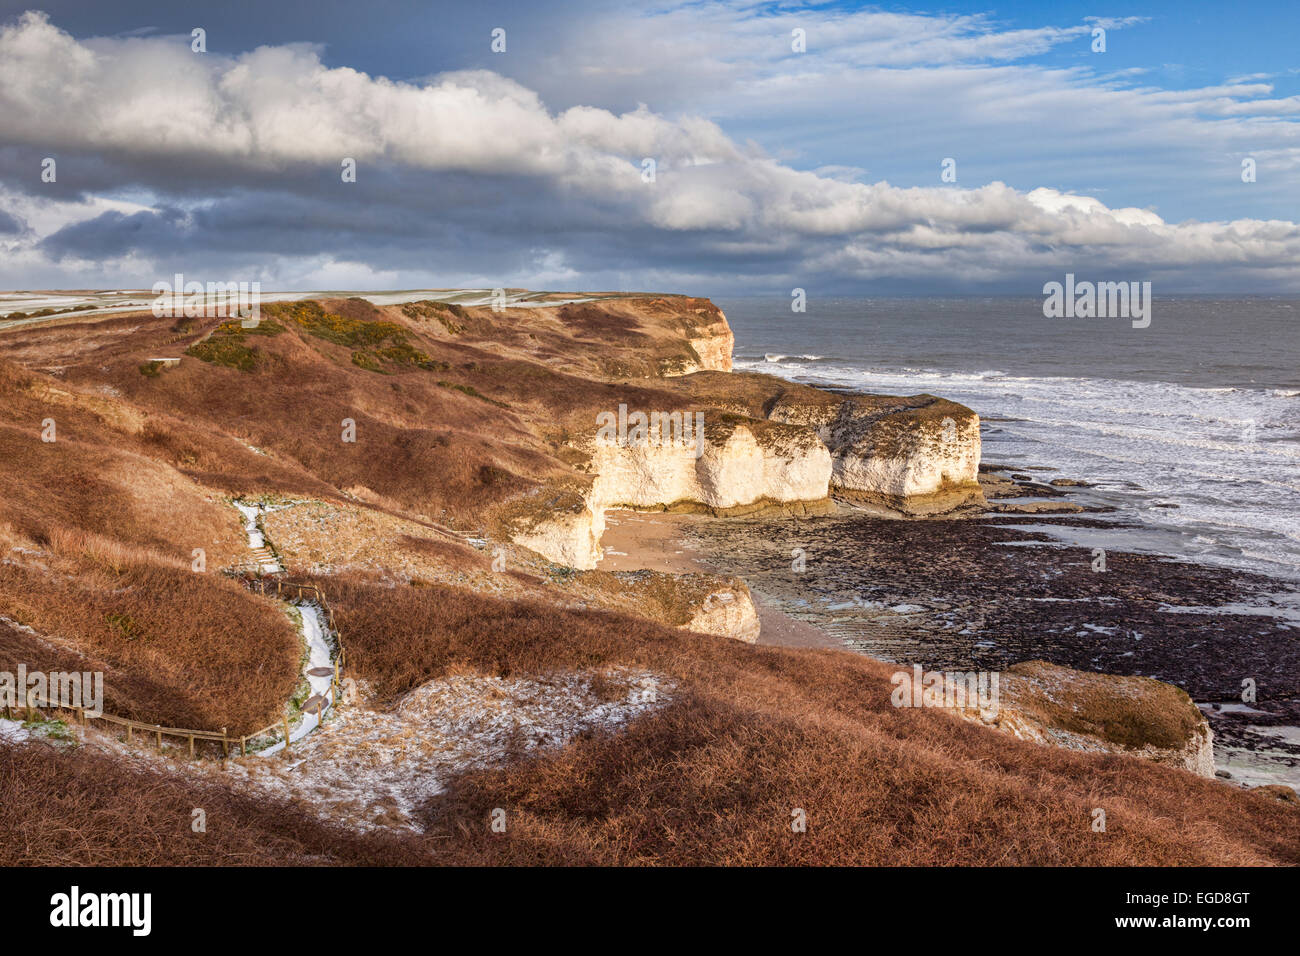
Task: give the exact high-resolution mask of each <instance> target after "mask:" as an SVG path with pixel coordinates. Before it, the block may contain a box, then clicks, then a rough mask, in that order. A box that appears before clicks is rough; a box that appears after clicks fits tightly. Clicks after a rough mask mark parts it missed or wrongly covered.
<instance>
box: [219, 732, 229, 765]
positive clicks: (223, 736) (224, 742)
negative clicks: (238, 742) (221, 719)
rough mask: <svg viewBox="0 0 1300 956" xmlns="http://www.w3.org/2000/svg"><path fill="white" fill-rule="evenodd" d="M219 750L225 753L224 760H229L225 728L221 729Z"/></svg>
mask: <svg viewBox="0 0 1300 956" xmlns="http://www.w3.org/2000/svg"><path fill="white" fill-rule="evenodd" d="M221 749H222V752H224V753H225V755H226V759H229V758H230V738H229V737H227V736H226V728H225V727H222V728H221Z"/></svg>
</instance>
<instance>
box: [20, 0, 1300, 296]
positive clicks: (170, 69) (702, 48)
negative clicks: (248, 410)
mask: <svg viewBox="0 0 1300 956" xmlns="http://www.w3.org/2000/svg"><path fill="white" fill-rule="evenodd" d="M32 6H33V4H31V3H19V4H14V3H11V2H9V0H0V31H3V32H0V106H2V107H4V108H3V110H0V246H3V251H4V252H5V253H6V256H5V262H4V264H3V265H0V286H3V287H42V286H44V287H50V286H63V287H69V286H93V285H114V286H117V285H123V286H124V285H148V284H150V283H151V282H152V281H153V279H154V278H155V277H156V276H159V275H169V274H171V272H174V271H179V270H180V269H182V268H183V269H184V271H187V272H189V273H212V272H216V273H220V274H222V275H227V274H229V275H235V274H238V275H239V276H240V277H243V276H245V275H247V276H248V277H249V278H260V279H261V280H262V281H263V282H264V285H270V286H276V287H282V288H308V287H313V286H315V287H319V286H321V285H347V286H353V287H358V288H369V287H380V286H388V287H392V286H419V285H429V284H439V285H475V284H484V285H502V284H505V285H526V286H532V287H542V286H544V287H550V288H558V287H565V288H591V287H604V288H610V287H627V288H631V287H635V288H642V289H645V288H662V289H667V290H673V291H695V292H700V293H703V294H723V293H728V294H735V293H737V292H744V291H752V290H757V289H759V288H762V290H763V291H768V290H773V289H780V288H787V289H788V288H789V287H790V286H791V285H804V286H813V287H818V288H823V289H826V290H828V291H835V292H852V291H863V292H877V291H891V292H897V291H916V292H920V293H924V292H931V291H944V292H947V291H999V292H1016V291H1025V290H1031V291H1032V290H1034V289H1035V288H1036V287H1041V284H1042V282H1043V281H1047V280H1048V279H1050V278H1052V277H1053V276H1055V277H1059V275H1060V274H1062V273H1064V272H1065V271H1074V272H1076V273H1086V272H1089V270H1091V271H1092V272H1095V273H1096V274H1097V275H1098V277H1099V278H1114V279H1137V278H1142V279H1152V280H1154V281H1156V282H1157V287H1158V288H1163V289H1166V290H1168V291H1216V290H1224V291H1300V270H1298V269H1297V268H1296V266H1297V265H1300V262H1298V261H1297V260H1298V259H1300V230H1297V227H1296V225H1295V223H1296V222H1297V221H1300V68H1298V66H1297V64H1300V57H1297V56H1296V55H1295V52H1294V43H1295V38H1296V37H1297V36H1298V35H1300V30H1297V26H1300V13H1298V12H1297V9H1296V5H1295V4H1288V3H1280V2H1265V3H1257V4H1249V5H1230V4H1222V3H1208V2H1188V3H1177V4H1175V3H1145V4H1132V5H1127V6H1124V7H1121V8H1118V9H1115V8H1110V9H1107V8H1101V9H1099V8H1098V7H1096V6H1093V5H1091V4H1078V3H1070V2H1064V3H1027V2H1020V3H994V4H974V3H947V4H944V5H942V6H938V7H928V6H927V7H922V6H912V5H902V4H880V5H859V4H819V3H814V4H803V3H781V4H765V3H753V2H746V0H726V2H718V3H705V2H689V3H677V2H661V3H659V4H656V5H649V6H637V7H631V6H629V5H626V4H617V3H606V2H603V0H602V2H577V3H571V4H564V5H539V4H505V3H498V2H492V0H487V2H482V3H476V4H473V5H471V6H469V7H468V8H467V7H466V5H463V4H439V3H428V2H398V0H374V2H370V3H364V4H362V3H353V2H346V3H344V2H333V0H325V2H314V3H297V2H281V3H267V2H260V3H258V2H245V0H234V2H223V3H215V2H214V3H191V4H185V5H178V4H175V3H163V2H152V0H149V2H140V0H136V2H132V0H120V2H115V3H112V4H102V3H88V2H81V3H68V2H60V0H49V2H47V3H45V4H36V5H35V6H36V7H37V9H39V10H40V11H41V12H40V13H39V14H37V15H33V14H28V13H26V11H27V10H28V9H29V7H32ZM196 26H201V27H202V28H203V29H204V30H206V35H207V50H206V52H205V53H203V54H196V53H194V52H193V51H191V50H190V36H189V35H190V31H191V29H192V28H193V27H196ZM1098 26H1101V27H1103V28H1104V29H1105V30H1106V50H1105V52H1104V53H1097V52H1094V51H1093V50H1092V48H1091V47H1092V42H1093V39H1092V31H1093V29H1094V28H1096V27H1098ZM495 27H502V28H504V29H505V30H506V34H507V49H506V51H505V52H504V53H495V52H493V51H492V50H491V49H490V32H491V30H492V29H493V28H495ZM793 29H801V30H803V31H804V33H805V35H806V39H807V43H806V50H804V51H802V52H795V51H794V50H792V49H791V31H792V30H793ZM6 71H7V72H6ZM354 154H356V155H355V156H354ZM347 156H354V158H356V159H357V160H358V162H359V170H360V174H359V177H358V181H357V182H356V183H352V184H350V185H348V186H347V187H346V188H344V187H343V186H341V185H340V183H339V177H338V174H337V171H336V170H337V168H338V165H339V162H340V159H341V158H342V157H347ZM47 157H54V158H55V159H56V160H57V162H58V177H57V181H56V182H54V183H50V182H45V181H43V180H41V178H40V177H39V175H38V173H39V169H40V163H41V161H42V160H43V159H45V158H47ZM648 158H653V159H654V160H655V162H656V163H657V166H656V171H657V174H656V177H655V178H654V179H653V180H652V181H650V182H646V181H644V177H643V176H642V175H641V173H642V168H643V163H644V161H645V160H646V159H648ZM946 158H951V159H953V160H954V161H955V167H954V168H955V171H956V181H955V182H947V181H943V180H942V179H941V176H940V172H941V164H942V161H943V160H944V159H946ZM1248 158H1249V159H1253V160H1254V161H1255V163H1256V169H1257V177H1256V181H1255V182H1251V183H1245V182H1243V181H1242V176H1241V168H1242V162H1243V160H1244V159H1248ZM146 280H147V281H146Z"/></svg>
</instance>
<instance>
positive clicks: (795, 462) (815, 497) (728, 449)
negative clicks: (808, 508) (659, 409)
mask: <svg viewBox="0 0 1300 956" xmlns="http://www.w3.org/2000/svg"><path fill="white" fill-rule="evenodd" d="M760 424H761V426H762V432H761V434H762V438H761V440H760V437H759V436H757V435H756V434H755V429H751V428H749V427H746V426H745V425H744V424H736V425H735V426H734V427H732V428H730V429H729V430H726V433H725V435H724V434H721V432H720V431H719V430H714V432H713V437H712V438H710V437H708V432H707V430H706V436H705V438H704V444H703V453H702V454H700V455H698V456H697V455H696V451H695V446H694V445H693V444H686V443H682V442H667V441H665V442H662V443H659V442H645V443H641V444H605V445H597V446H596V448H595V450H594V453H593V457H592V471H594V472H595V473H596V478H595V481H594V482H593V483H592V486H591V490H590V491H589V492H588V494H587V496H586V500H585V507H584V508H583V509H582V510H580V511H565V512H562V513H558V514H556V515H554V516H553V517H549V516H548V517H547V518H545V519H543V520H542V521H540V522H538V523H536V524H535V525H533V526H532V527H531V528H528V529H526V530H522V531H520V532H516V534H515V535H514V536H513V539H514V541H515V542H516V543H518V544H521V545H523V546H524V547H526V548H531V549H532V550H533V551H536V552H538V553H539V554H541V555H543V556H544V557H546V558H548V559H550V560H551V561H555V562H556V563H558V564H565V565H568V566H569V567H572V568H578V569H579V570H590V569H592V568H594V567H595V566H596V564H597V563H598V562H599V561H600V559H601V550H600V536H601V534H602V533H603V532H604V530H605V510H606V509H607V508H618V507H622V508H665V507H668V506H670V505H692V504H693V505H701V506H703V507H705V508H717V509H728V508H735V507H739V506H743V505H750V504H757V503H760V502H773V503H777V504H780V503H794V502H809V501H820V500H822V499H824V498H825V497H826V495H827V492H828V489H829V485H830V477H831V456H830V452H828V451H827V450H826V446H825V445H823V444H822V443H821V442H820V441H818V440H817V438H816V436H814V435H813V434H811V432H808V431H807V430H806V429H800V428H782V427H780V426H773V425H772V424H770V423H756V426H757V425H760Z"/></svg>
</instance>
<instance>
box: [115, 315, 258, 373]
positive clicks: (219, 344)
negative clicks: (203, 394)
mask: <svg viewBox="0 0 1300 956" xmlns="http://www.w3.org/2000/svg"><path fill="white" fill-rule="evenodd" d="M283 331H284V326H283V325H280V324H278V323H276V322H272V321H270V320H269V319H262V320H261V321H260V322H259V323H258V324H257V325H255V326H249V327H245V326H244V324H243V323H242V322H240V321H231V322H222V323H221V324H220V325H218V326H217V327H216V328H215V329H213V330H212V334H211V335H209V336H208V337H207V338H206V339H204V340H203V341H202V342H195V343H194V344H193V345H191V346H190V347H189V348H187V349H186V350H185V354H186V355H191V356H193V357H194V358H196V359H200V360H201V361H204V362H210V363H212V364H213V365H224V366H226V367H227V368H233V369H238V370H239V371H241V372H251V371H252V370H253V369H254V368H256V367H257V363H258V361H259V359H260V356H259V354H258V352H257V351H256V350H255V349H251V348H249V347H248V346H247V345H245V344H244V340H245V339H247V338H248V337H249V336H250V335H265V336H274V335H279V334H280V333H281V332H283ZM141 371H142V372H143V371H144V370H143V369H141Z"/></svg>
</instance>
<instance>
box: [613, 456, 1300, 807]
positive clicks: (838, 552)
mask: <svg viewBox="0 0 1300 956" xmlns="http://www.w3.org/2000/svg"><path fill="white" fill-rule="evenodd" d="M1068 480H1069V479H1067V481H1068ZM1003 482H1006V483H1007V484H1015V483H1014V482H1013V480H1012V479H1011V478H1010V476H1009V475H1006V476H1004V475H1001V474H994V475H990V476H987V477H986V486H989V487H992V488H996V487H997V486H999V485H1001V484H1002V483H1003ZM1021 484H1022V485H1023V484H1024V483H1023V482H1022V483H1021ZM1047 487H1049V488H1050V487H1051V486H1047ZM1072 487H1079V485H1058V486H1056V488H1057V489H1068V488H1072ZM1030 491H1032V489H1026V488H1024V487H1020V488H1019V489H1018V492H1017V494H1018V497H1019V496H1026V495H1027V493H1028V492H1030ZM1067 495H1068V492H1064V491H1063V492H1062V497H1061V498H1057V497H1055V496H1053V497H1043V498H1040V499H1037V502H1039V503H1040V504H1041V505H1042V506H1043V507H1044V508H1046V507H1049V506H1053V507H1054V509H1055V510H1056V511H1057V513H1055V514H1050V515H1046V514H1039V515H1037V516H1033V517H1015V518H1008V516H1007V515H1005V514H1004V513H1000V512H994V511H988V512H983V513H981V514H974V515H965V516H960V517H943V518H929V519H925V520H900V519H898V518H897V517H896V516H889V515H884V514H880V513H871V512H869V511H865V510H863V509H861V508H860V507H858V506H857V505H856V504H855V503H853V502H850V501H847V500H841V501H838V502H837V505H836V513H835V514H833V515H826V516H820V517H816V518H805V517H800V516H794V515H783V514H779V513H774V512H769V513H767V514H764V515H759V516H750V517H742V518H732V519H729V520H726V521H710V520H701V519H699V518H692V517H676V516H663V517H660V518H657V519H656V518H650V517H649V516H636V518H637V520H640V521H649V522H651V523H654V522H655V521H658V522H660V523H661V525H662V527H661V528H660V529H659V530H658V531H657V533H655V534H651V535H644V533H643V534H642V537H643V540H644V547H643V549H642V553H643V554H644V555H646V556H647V557H650V558H651V559H655V558H654V557H653V556H655V555H656V554H657V556H658V557H657V560H658V561H660V563H661V566H663V567H666V568H671V567H677V568H684V567H686V566H688V565H689V566H690V567H692V568H702V569H709V570H713V571H716V572H725V573H727V574H731V575H735V576H738V577H740V578H743V579H744V580H745V581H746V582H747V583H748V584H749V585H750V587H751V588H752V589H753V591H754V593H755V598H756V600H757V602H758V603H759V605H760V608H763V607H765V606H766V607H767V608H769V609H770V610H768V611H767V614H766V617H767V619H768V621H771V620H774V619H776V618H777V617H778V616H783V617H785V618H786V619H787V620H788V621H790V622H794V623H795V624H796V625H798V626H799V627H802V628H809V627H811V628H815V632H816V633H819V634H822V635H825V636H826V638H827V640H826V641H825V646H842V647H847V648H850V649H853V650H856V651H858V652H860V653H864V654H867V655H868V656H871V657H874V658H877V659H881V660H887V661H896V662H900V663H918V664H921V665H922V666H923V667H926V668H933V669H936V670H944V671H950V670H961V671H965V670H999V671H1001V670H1005V669H1007V668H1011V667H1013V666H1015V665H1017V664H1020V663H1022V662H1026V661H1030V660H1042V661H1046V662H1050V663H1051V664H1054V665H1060V666H1062V667H1067V668H1071V669H1073V670H1074V671H1082V672H1093V673H1098V674H1103V675H1121V676H1142V677H1148V678H1155V679H1156V680H1159V681H1163V682H1166V683H1168V684H1172V685H1174V686H1176V687H1179V688H1182V689H1183V690H1184V691H1186V692H1187V693H1188V694H1189V695H1190V696H1191V698H1192V699H1193V700H1194V701H1196V703H1197V705H1198V706H1199V708H1200V709H1201V711H1202V712H1203V713H1204V714H1205V715H1206V717H1207V718H1208V719H1209V723H1210V726H1211V727H1212V728H1213V731H1214V735H1215V740H1214V747H1215V754H1216V762H1215V766H1216V767H1217V770H1218V772H1219V775H1220V776H1221V777H1224V778H1225V779H1229V780H1233V781H1236V782H1239V783H1242V784H1245V785H1251V786H1257V785H1263V784H1271V783H1282V784H1288V785H1291V786H1297V785H1300V734H1297V731H1296V727H1297V725H1300V644H1298V643H1297V641H1296V635H1297V622H1296V621H1295V620H1294V619H1293V618H1291V617H1290V616H1289V614H1290V613H1291V610H1292V605H1291V604H1290V603H1289V602H1288V600H1287V595H1286V594H1285V593H1284V592H1279V584H1278V582H1277V581H1275V580H1273V579H1271V578H1266V577H1262V576H1259V575H1252V574H1249V573H1245V572H1234V571H1228V570H1224V569H1218V568H1212V567H1207V566H1202V565H1198V564H1192V563H1187V562H1180V561H1174V560H1171V559H1168V558H1166V557H1162V556H1159V555H1154V554H1145V553H1140V552H1137V551H1131V550H1126V549H1125V534H1126V532H1127V531H1130V530H1132V528H1131V526H1130V525H1128V524H1127V523H1125V522H1124V521H1122V520H1117V519H1116V518H1115V516H1111V515H1098V514H1079V513H1077V512H1079V511H1082V510H1083V509H1082V507H1081V506H1079V505H1078V504H1075V503H1072V502H1070V501H1069V500H1068V497H1067ZM1022 503H1025V504H1032V503H1033V502H1022ZM993 504H994V505H995V506H996V498H995V501H994V502H993ZM1062 506H1071V507H1068V508H1066V507H1062ZM624 520H626V519H624ZM643 527H644V526H643ZM1071 535H1077V539H1075V542H1074V543H1071V540H1070V539H1071ZM611 540H612V541H613V542H614V543H613V544H611V547H617V548H618V549H620V550H629V549H635V548H636V545H635V544H633V543H629V542H628V541H627V540H626V539H625V538H624V537H623V536H615V537H614V538H612V539H611ZM1098 549H1100V550H1102V551H1104V556H1105V561H1104V565H1103V564H1101V563H1100V562H1099V561H1098V557H1099V555H1098V554H1097V550H1098ZM666 556H671V558H669V559H668V560H665V558H666ZM674 559H675V560H674ZM621 560H627V559H621ZM603 566H605V565H602V567H603ZM782 627H785V628H786V629H789V626H788V625H781V624H778V625H776V627H775V628H772V627H769V626H768V624H767V623H766V622H765V628H766V629H767V630H769V631H776V632H778V633H779V630H780V629H781V628H782ZM794 633H795V634H796V635H798V636H796V637H795V638H794V639H793V640H791V641H790V643H794V644H797V645H802V646H809V645H812V646H816V645H817V641H816V640H815V639H812V640H810V638H809V634H808V632H807V631H806V630H799V629H795V631H794ZM763 640H764V638H763V637H760V641H763ZM1248 689H1253V692H1254V696H1255V699H1254V700H1253V701H1251V702H1249V703H1245V702H1243V700H1242V696H1243V691H1246V690H1248ZM1247 696H1249V694H1248V695H1247Z"/></svg>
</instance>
